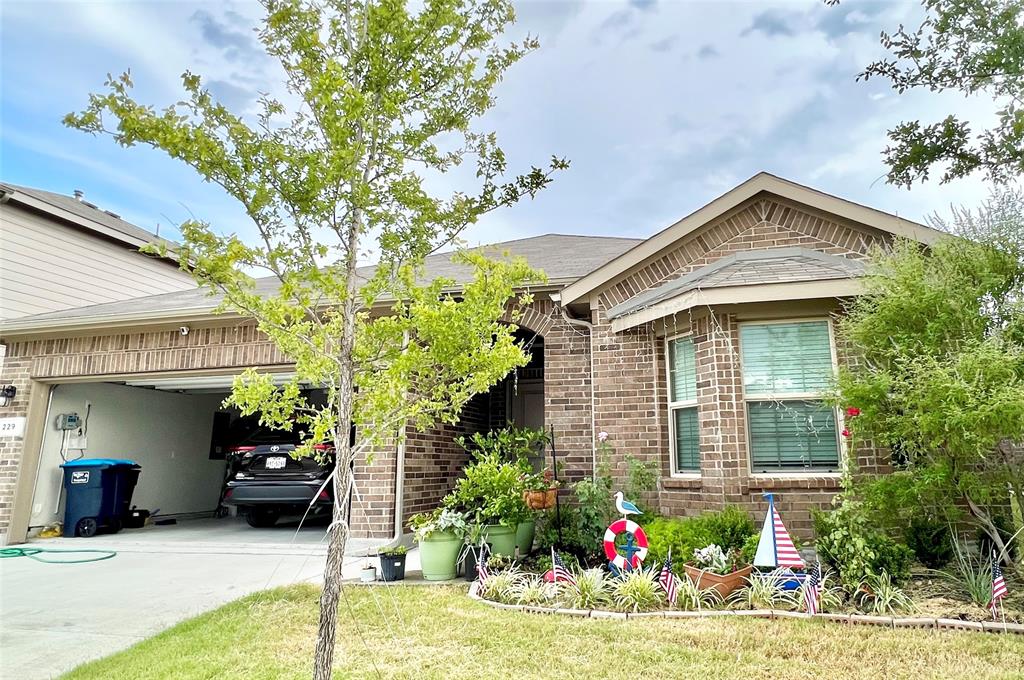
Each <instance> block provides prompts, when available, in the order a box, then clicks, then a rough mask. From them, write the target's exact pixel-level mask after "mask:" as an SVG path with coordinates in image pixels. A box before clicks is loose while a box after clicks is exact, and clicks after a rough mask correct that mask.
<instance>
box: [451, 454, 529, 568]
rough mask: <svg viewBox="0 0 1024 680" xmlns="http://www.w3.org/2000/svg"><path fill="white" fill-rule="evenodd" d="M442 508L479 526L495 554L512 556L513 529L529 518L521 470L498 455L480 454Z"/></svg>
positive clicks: (513, 545)
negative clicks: (461, 515) (456, 512)
mask: <svg viewBox="0 0 1024 680" xmlns="http://www.w3.org/2000/svg"><path fill="white" fill-rule="evenodd" d="M463 475H464V476H463V477H462V478H461V479H459V481H458V482H457V484H456V487H455V490H454V491H453V492H452V493H450V494H449V495H448V496H446V497H445V500H444V507H446V508H449V509H452V510H455V511H458V512H460V513H463V514H464V515H465V516H467V517H469V518H470V519H471V521H472V522H473V523H474V524H479V525H482V527H483V529H482V532H483V540H484V541H486V542H487V543H489V544H490V546H491V550H492V551H493V552H494V553H495V554H499V555H506V556H508V557H513V556H515V552H516V529H517V528H518V526H519V523H520V522H522V521H525V520H528V519H529V518H530V512H529V510H528V509H527V507H526V503H525V502H524V501H523V480H522V469H521V467H520V466H519V465H518V464H517V463H511V462H509V461H507V460H504V459H503V458H502V456H501V455H500V454H498V453H497V452H494V451H491V452H484V451H479V452H477V454H476V460H474V461H473V462H472V463H470V464H469V465H467V466H466V468H465V470H463Z"/></svg>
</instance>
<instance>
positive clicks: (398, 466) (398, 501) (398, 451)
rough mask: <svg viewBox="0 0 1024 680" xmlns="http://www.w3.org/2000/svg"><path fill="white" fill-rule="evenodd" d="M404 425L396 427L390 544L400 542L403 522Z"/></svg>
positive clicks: (402, 533)
mask: <svg viewBox="0 0 1024 680" xmlns="http://www.w3.org/2000/svg"><path fill="white" fill-rule="evenodd" d="M405 427H406V424H405V423H402V427H400V428H398V446H397V447H395V534H394V536H392V537H391V540H390V541H389V543H390V544H392V545H397V544H399V543H401V542H402V536H403V535H404V532H403V531H402V529H403V527H404V524H403V522H402V515H404V514H405Z"/></svg>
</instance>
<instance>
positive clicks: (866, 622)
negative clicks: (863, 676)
mask: <svg viewBox="0 0 1024 680" xmlns="http://www.w3.org/2000/svg"><path fill="white" fill-rule="evenodd" d="M479 591H480V584H479V582H476V581H474V582H473V583H471V584H470V586H469V597H470V599H472V600H475V601H477V602H480V603H481V604H484V605H487V606H489V607H494V608H496V609H507V610H512V611H521V612H527V613H533V614H550V615H557V616H571V617H576V618H590V619H622V620H635V619H648V618H668V619H701V618H715V617H727V616H746V617H749V618H760V619H772V620H778V619H807V620H810V619H814V620H818V621H829V622H832V623H839V624H846V625H862V626H880V627H883V628H925V629H927V628H933V629H944V630H962V631H975V632H986V633H1005V634H1015V635H1024V624H1021V623H1011V622H1002V621H992V620H988V621H966V620H963V619H958V618H933V617H922V616H917V617H910V616H904V617H897V616H870V615H866V614H834V613H824V614H807V613H804V612H796V611H789V610H780V609H701V610H697V611H685V610H658V611H646V612H620V611H609V610H606V609H575V608H571V607H561V606H557V607H556V606H540V605H526V604H508V603H503V602H495V601H494V600H489V599H487V598H485V597H483V596H482V595H481V594H480V592H479Z"/></svg>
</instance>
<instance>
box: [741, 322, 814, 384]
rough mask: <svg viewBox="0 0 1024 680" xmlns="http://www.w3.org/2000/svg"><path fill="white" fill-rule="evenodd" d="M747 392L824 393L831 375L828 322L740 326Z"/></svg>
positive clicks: (744, 379)
mask: <svg viewBox="0 0 1024 680" xmlns="http://www.w3.org/2000/svg"><path fill="white" fill-rule="evenodd" d="M740 347H741V359H742V361H743V388H744V391H745V393H746V394H747V395H755V396H756V395H779V394H807V393H812V394H813V393H818V392H823V391H824V390H825V389H826V388H827V387H828V383H829V380H830V378H831V377H832V349H831V343H830V341H829V333H828V322H827V321H799V322H793V323H773V324H744V325H742V326H740Z"/></svg>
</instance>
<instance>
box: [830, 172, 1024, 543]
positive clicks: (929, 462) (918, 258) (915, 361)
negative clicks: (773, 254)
mask: <svg viewBox="0 0 1024 680" xmlns="http://www.w3.org/2000/svg"><path fill="white" fill-rule="evenodd" d="M936 226H937V227H939V228H942V229H944V230H948V231H951V232H953V233H954V234H956V236H949V237H946V238H942V239H940V240H939V241H938V242H936V243H934V244H933V245H932V246H931V247H930V248H925V247H924V246H922V245H920V244H917V243H912V242H909V241H903V240H898V241H897V242H896V243H895V244H894V245H893V247H892V249H891V250H890V251H884V252H883V251H880V252H877V253H875V255H874V262H873V264H872V267H871V269H870V270H869V274H868V276H867V278H866V287H867V290H866V292H865V294H864V295H862V296H860V297H858V298H856V299H855V300H854V301H852V302H851V303H850V304H849V306H848V309H847V311H848V314H847V316H845V317H844V318H843V319H842V320H841V321H840V325H839V330H840V335H841V337H843V338H845V339H846V340H848V341H849V342H850V343H851V344H852V346H853V349H854V350H855V351H856V353H857V354H858V355H859V357H860V359H861V361H860V363H859V364H858V365H856V366H854V367H848V368H844V369H842V370H841V371H840V374H839V381H838V391H839V400H840V402H841V404H843V405H844V406H846V407H850V408H854V409H858V410H859V413H858V412H857V411H851V412H850V413H851V414H852V415H853V416H854V417H851V418H849V419H848V421H847V422H848V429H849V430H850V431H851V433H852V435H853V436H854V437H856V438H860V439H867V440H873V441H874V442H875V443H877V444H880V445H883V446H888V447H890V448H891V449H892V450H893V451H894V452H895V453H896V454H898V457H899V463H900V465H901V466H902V467H905V468H906V470H907V471H908V472H909V476H910V480H911V481H912V482H913V484H912V486H913V489H914V494H915V495H916V496H917V497H918V498H920V499H922V500H927V499H930V500H931V501H932V502H934V501H935V500H936V499H941V500H942V501H944V502H945V503H946V504H950V503H953V502H956V501H958V500H959V501H962V502H963V503H964V504H965V505H966V507H967V509H968V511H969V513H970V517H971V519H972V520H973V521H974V522H976V523H977V524H978V525H979V527H980V528H981V529H982V530H983V531H984V532H985V533H986V534H988V536H989V537H990V538H991V540H992V542H993V543H994V544H995V545H996V546H997V547H998V548H999V550H1000V551H1001V552H1002V556H1003V558H1004V559H1005V558H1006V557H1007V555H1008V552H1007V550H1006V546H1005V545H1004V537H1003V535H1002V534H1001V533H1000V527H999V526H998V524H999V519H1000V518H1006V517H1007V512H1006V511H1007V507H1008V504H1009V503H1011V502H1016V503H1017V505H1018V507H1017V512H1018V513H1019V509H1020V508H1019V503H1020V499H1021V494H1022V493H1024V450H1022V449H1021V446H1020V444H1021V442H1024V196H1022V194H1021V193H1019V192H1014V191H1009V190H1004V191H1001V192H998V193H996V194H994V195H993V197H992V199H991V200H990V201H989V202H988V203H987V204H986V205H985V206H984V207H983V208H982V209H980V210H978V211H977V212H974V213H972V212H970V211H966V210H957V211H955V212H954V216H953V220H952V222H951V223H949V224H947V223H945V222H942V221H940V220H937V224H936ZM1011 499H1013V500H1011Z"/></svg>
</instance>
